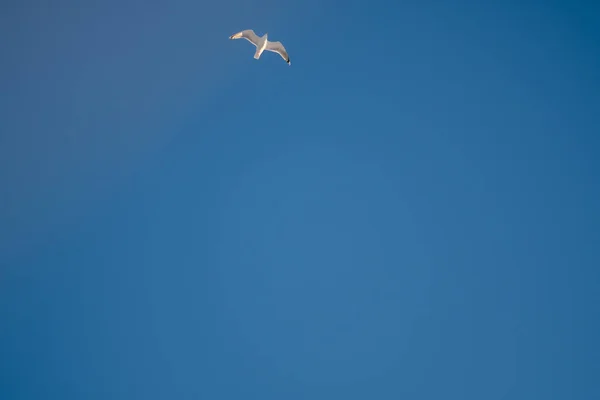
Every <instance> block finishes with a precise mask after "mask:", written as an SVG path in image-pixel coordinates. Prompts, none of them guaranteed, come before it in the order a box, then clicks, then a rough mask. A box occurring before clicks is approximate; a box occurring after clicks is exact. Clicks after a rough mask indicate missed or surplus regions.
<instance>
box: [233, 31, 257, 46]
mask: <svg viewBox="0 0 600 400" xmlns="http://www.w3.org/2000/svg"><path fill="white" fill-rule="evenodd" d="M229 39H232V40H233V39H246V40H247V41H249V42H250V43H252V44H253V45H255V46H258V36H256V33H254V31H253V30H252V29H246V30H245V31H241V32H238V33H236V34H234V35H231V36H229Z"/></svg>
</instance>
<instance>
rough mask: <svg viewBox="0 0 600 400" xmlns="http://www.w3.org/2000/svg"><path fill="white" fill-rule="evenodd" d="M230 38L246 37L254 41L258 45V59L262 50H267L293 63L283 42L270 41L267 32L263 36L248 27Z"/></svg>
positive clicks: (255, 55)
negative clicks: (257, 34)
mask: <svg viewBox="0 0 600 400" xmlns="http://www.w3.org/2000/svg"><path fill="white" fill-rule="evenodd" d="M229 39H231V40H234V39H246V40H247V41H249V42H250V43H252V44H253V45H254V46H256V53H254V58H255V59H257V60H258V59H259V58H260V55H261V54H262V52H263V51H265V50H267V51H272V52H273V53H277V54H279V55H280V56H281V57H282V58H283V59H284V60H285V62H286V63H288V65H292V63H291V62H290V57H289V56H288V53H287V51H285V47H283V45H282V44H281V42H269V41H268V40H267V33H265V34H264V36H262V37H258V36H256V33H254V31H253V30H252V29H246V30H245V31H241V32H238V33H236V34H234V35H231V36H229Z"/></svg>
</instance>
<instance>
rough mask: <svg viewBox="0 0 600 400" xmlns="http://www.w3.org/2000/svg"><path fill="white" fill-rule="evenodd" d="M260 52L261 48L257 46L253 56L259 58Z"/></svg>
mask: <svg viewBox="0 0 600 400" xmlns="http://www.w3.org/2000/svg"><path fill="white" fill-rule="evenodd" d="M261 54H262V50H261V49H260V48H259V47H258V46H257V47H256V53H254V58H255V59H257V60H258V59H259V58H260V55H261Z"/></svg>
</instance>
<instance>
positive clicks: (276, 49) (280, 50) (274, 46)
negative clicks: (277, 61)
mask: <svg viewBox="0 0 600 400" xmlns="http://www.w3.org/2000/svg"><path fill="white" fill-rule="evenodd" d="M265 50H268V51H272V52H273V53H277V54H279V55H280V56H281V58H283V59H284V60H285V62H286V63H288V64H291V62H290V57H289V56H288V53H287V51H285V47H283V45H282V44H281V42H268V43H267V47H266V48H265Z"/></svg>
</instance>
